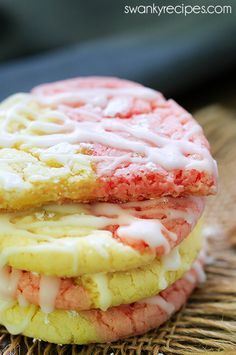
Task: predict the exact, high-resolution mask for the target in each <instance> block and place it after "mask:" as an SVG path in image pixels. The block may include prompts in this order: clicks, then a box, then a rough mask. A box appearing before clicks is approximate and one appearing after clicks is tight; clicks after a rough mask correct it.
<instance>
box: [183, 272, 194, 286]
mask: <svg viewBox="0 0 236 355" xmlns="http://www.w3.org/2000/svg"><path fill="white" fill-rule="evenodd" d="M184 279H185V280H186V281H188V282H190V283H192V284H194V283H195V282H196V277H195V275H194V274H193V273H192V272H191V271H189V272H186V274H185V275H184Z"/></svg>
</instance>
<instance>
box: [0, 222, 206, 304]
mask: <svg viewBox="0 0 236 355" xmlns="http://www.w3.org/2000/svg"><path fill="white" fill-rule="evenodd" d="M201 241H202V238H201V226H200V225H198V226H197V227H195V228H194V231H193V232H192V233H191V234H190V235H189V236H188V237H187V238H186V239H185V240H184V241H183V242H181V243H180V245H179V246H178V247H175V248H174V249H172V251H171V252H170V253H169V254H168V255H165V256H162V257H160V258H158V259H155V260H154V261H152V262H151V263H150V264H148V265H145V266H143V267H140V268H136V269H131V270H128V271H120V272H113V273H112V272H110V273H109V272H108V273H98V274H85V275H82V276H80V277H77V278H65V277H61V278H59V277H55V276H47V275H43V274H37V273H34V272H33V273H32V272H27V271H20V270H16V269H12V268H10V267H5V268H4V269H3V270H2V271H1V273H0V298H5V299H8V300H9V299H11V300H15V299H17V300H18V302H19V303H20V305H26V304H35V305H40V307H41V309H42V310H43V311H48V310H50V311H52V310H54V308H55V309H64V310H76V311H80V310H88V309H93V308H98V309H102V310H107V309H108V308H109V307H112V306H118V305H121V304H127V303H132V302H135V301H138V300H139V299H142V298H146V297H150V296H153V295H155V294H157V293H159V292H160V291H162V290H163V289H165V288H167V287H168V286H170V285H171V284H173V283H174V282H175V281H176V280H178V279H180V278H181V277H182V276H183V274H184V273H185V272H186V271H188V270H189V269H190V268H191V265H192V264H193V262H194V260H195V259H196V257H197V255H198V253H199V251H200V248H201ZM9 285H10V287H9Z"/></svg>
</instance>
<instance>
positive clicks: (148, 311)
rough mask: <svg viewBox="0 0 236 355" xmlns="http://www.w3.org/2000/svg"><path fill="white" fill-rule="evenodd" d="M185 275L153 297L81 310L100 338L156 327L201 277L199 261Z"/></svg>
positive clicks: (129, 334)
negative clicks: (108, 307) (131, 302)
mask: <svg viewBox="0 0 236 355" xmlns="http://www.w3.org/2000/svg"><path fill="white" fill-rule="evenodd" d="M196 263H197V264H196V265H194V267H193V269H191V270H190V271H189V272H188V273H186V274H185V276H184V277H183V278H182V279H180V280H178V281H176V282H175V283H174V284H173V285H172V286H170V287H168V288H167V289H166V290H164V291H162V292H161V293H160V294H158V295H157V296H154V297H150V298H147V299H144V300H142V301H140V302H136V303H133V304H129V305H121V306H118V307H112V308H110V309H108V310H107V311H105V312H102V311H99V310H92V311H81V312H80V314H81V315H83V316H85V317H86V318H87V319H88V320H89V321H90V322H91V323H92V324H93V325H94V326H95V328H96V331H97V333H98V334H99V337H100V338H101V342H109V341H116V340H119V339H122V338H127V337H129V336H134V335H139V334H143V333H146V332H147V331H149V330H151V329H153V328H157V327H159V326H160V325H161V324H162V323H164V322H166V321H167V320H168V319H169V318H170V317H171V315H172V314H173V313H175V312H177V311H178V310H179V309H180V308H181V307H182V306H183V305H184V304H185V303H186V301H187V299H188V297H189V295H190V294H191V292H192V291H193V289H194V288H195V287H196V285H197V283H198V282H199V281H200V282H202V281H204V272H203V270H202V266H201V263H200V262H199V261H197V262H196Z"/></svg>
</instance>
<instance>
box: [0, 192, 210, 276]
mask: <svg viewBox="0 0 236 355" xmlns="http://www.w3.org/2000/svg"><path fill="white" fill-rule="evenodd" d="M203 208H204V199H203V198H201V197H182V198H172V197H165V198H160V199H156V200H147V201H140V202H131V203H126V204H122V205H121V204H120V205H118V204H110V203H94V204H87V205H86V204H66V205H62V206H58V205H48V206H44V207H41V208H38V209H33V210H29V211H22V212H15V213H2V214H0V266H5V265H8V266H12V267H13V268H16V269H19V270H26V271H32V272H38V273H42V274H46V275H52V276H60V277H76V276H79V275H83V274H89V273H98V272H114V271H122V270H125V271H127V270H130V269H133V268H136V267H140V266H143V265H146V264H148V263H150V262H152V261H153V260H154V259H155V258H156V257H159V256H161V255H166V254H168V253H169V252H170V251H171V249H172V248H174V247H176V246H177V245H178V244H179V243H180V242H181V241H182V240H183V239H185V238H186V237H187V236H188V235H189V233H190V232H191V231H192V230H193V228H194V226H195V224H196V223H197V221H198V220H199V218H200V216H201V213H202V211H203Z"/></svg>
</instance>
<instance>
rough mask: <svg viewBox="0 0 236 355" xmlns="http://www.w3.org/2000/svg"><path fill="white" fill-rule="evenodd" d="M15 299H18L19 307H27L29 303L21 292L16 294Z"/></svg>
mask: <svg viewBox="0 0 236 355" xmlns="http://www.w3.org/2000/svg"><path fill="white" fill-rule="evenodd" d="M17 301H18V303H19V306H20V307H23V308H25V307H28V305H29V302H28V301H27V299H26V298H25V297H24V295H23V294H22V293H20V294H19V295H18V297H17Z"/></svg>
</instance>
